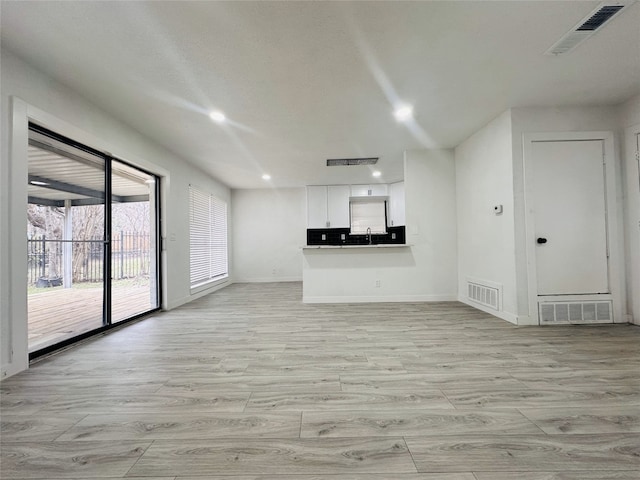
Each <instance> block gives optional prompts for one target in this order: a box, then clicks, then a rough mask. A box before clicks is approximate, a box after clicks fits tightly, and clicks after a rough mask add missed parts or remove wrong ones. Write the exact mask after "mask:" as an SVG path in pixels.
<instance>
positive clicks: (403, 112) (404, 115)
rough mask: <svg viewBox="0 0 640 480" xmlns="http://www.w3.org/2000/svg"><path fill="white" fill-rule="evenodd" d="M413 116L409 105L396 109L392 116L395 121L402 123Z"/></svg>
mask: <svg viewBox="0 0 640 480" xmlns="http://www.w3.org/2000/svg"><path fill="white" fill-rule="evenodd" d="M412 115H413V107H412V106H410V105H406V106H404V107H398V108H396V110H395V111H394V112H393V116H394V117H396V120H397V121H399V122H404V121H406V120H409V119H410V118H411V116H412Z"/></svg>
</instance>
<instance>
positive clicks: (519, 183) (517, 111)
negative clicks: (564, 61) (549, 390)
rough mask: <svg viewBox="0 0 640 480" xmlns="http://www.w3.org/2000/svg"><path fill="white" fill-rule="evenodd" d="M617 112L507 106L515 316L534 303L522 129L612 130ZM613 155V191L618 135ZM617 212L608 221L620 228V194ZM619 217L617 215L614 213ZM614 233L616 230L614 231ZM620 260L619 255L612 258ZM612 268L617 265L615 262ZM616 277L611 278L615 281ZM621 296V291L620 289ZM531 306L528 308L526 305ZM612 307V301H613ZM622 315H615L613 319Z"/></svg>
mask: <svg viewBox="0 0 640 480" xmlns="http://www.w3.org/2000/svg"><path fill="white" fill-rule="evenodd" d="M618 124H619V113H618V111H617V109H616V108H615V107H613V106H612V107H557V108H556V107H553V108H551V107H548V108H544V107H532V108H513V109H511V125H512V133H513V136H512V140H513V145H512V146H513V176H514V219H515V246H516V250H515V252H516V283H517V286H518V292H517V293H518V317H519V318H522V319H525V318H526V317H527V316H528V315H529V316H530V317H532V316H533V314H534V310H535V306H531V305H529V303H530V302H529V298H528V295H529V287H528V278H527V275H528V271H527V248H526V247H527V244H526V241H527V239H526V228H525V220H526V217H525V201H524V199H525V195H524V188H525V180H524V158H523V135H524V134H525V133H534V132H535V133H539V132H614V134H615V133H616V132H617V131H618V128H619V127H618ZM614 138H615V140H616V144H615V145H614V147H615V151H614V155H613V156H614V158H613V161H614V162H615V170H616V179H615V183H616V186H617V192H622V188H621V185H622V175H621V168H620V159H619V155H618V152H617V150H618V145H617V142H618V136H617V135H616V136H615V137H614ZM616 207H617V211H618V214H617V216H616V218H614V219H609V223H610V225H611V224H616V225H617V228H616V231H617V230H618V229H620V232H621V229H622V197H621V195H619V196H618V205H617V206H616ZM618 216H619V217H620V218H619V219H618V218H617V217H618ZM616 233H617V232H616ZM618 241H619V244H617V245H616V246H615V249H616V250H615V252H616V255H617V254H618V253H622V251H623V248H624V247H623V244H622V235H621V233H620V235H619V236H618ZM614 261H615V262H616V263H621V262H622V259H621V258H616V259H613V260H612V262H614ZM616 268H620V267H619V266H617V267H616ZM619 280H620V279H612V282H618V281H619ZM622 295H623V296H624V292H622ZM530 307H531V309H530ZM614 308H615V305H614ZM529 320H530V322H531V323H537V322H536V321H535V318H529ZM620 320H622V319H620V318H619V316H618V318H617V321H620Z"/></svg>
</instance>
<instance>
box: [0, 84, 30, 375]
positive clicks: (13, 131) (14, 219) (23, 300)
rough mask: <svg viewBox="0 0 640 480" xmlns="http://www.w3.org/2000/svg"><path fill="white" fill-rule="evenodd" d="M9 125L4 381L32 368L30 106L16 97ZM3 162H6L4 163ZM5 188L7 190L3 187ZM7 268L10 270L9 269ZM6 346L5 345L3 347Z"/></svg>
mask: <svg viewBox="0 0 640 480" xmlns="http://www.w3.org/2000/svg"><path fill="white" fill-rule="evenodd" d="M9 105H10V106H9V108H10V112H11V113H10V114H11V118H10V124H9V132H8V141H9V149H8V151H9V158H8V159H6V160H7V161H8V163H9V169H8V172H7V173H8V185H6V186H9V185H10V188H8V191H9V198H8V205H6V206H5V208H7V211H6V214H7V220H8V224H9V228H8V230H7V232H4V234H5V235H6V243H7V245H6V246H5V247H3V252H5V254H7V253H8V255H9V258H6V259H3V263H4V262H5V261H6V265H3V272H2V275H3V276H5V275H6V276H7V278H5V279H3V281H2V283H3V289H5V291H6V292H7V303H8V305H7V306H6V307H3V312H2V313H3V314H7V315H8V316H7V317H6V319H3V320H5V321H8V322H9V324H8V325H7V330H8V331H7V332H6V333H7V334H8V338H9V340H8V342H7V343H8V344H7V345H6V347H7V348H8V352H7V353H8V359H7V363H5V364H3V365H2V369H1V375H2V378H6V377H10V376H11V375H14V374H16V373H18V372H21V371H22V370H26V369H27V368H28V367H29V347H28V326H27V270H26V268H25V267H24V265H25V263H24V260H23V259H25V258H27V242H26V241H25V238H26V231H27V214H26V209H27V203H26V198H27V183H28V182H27V176H28V154H27V145H28V142H29V120H28V111H29V105H28V104H27V103H26V102H24V101H23V100H21V99H19V98H17V97H10V98H9ZM3 161H4V159H3ZM3 187H4V186H3ZM6 267H8V268H6ZM3 346H4V345H3Z"/></svg>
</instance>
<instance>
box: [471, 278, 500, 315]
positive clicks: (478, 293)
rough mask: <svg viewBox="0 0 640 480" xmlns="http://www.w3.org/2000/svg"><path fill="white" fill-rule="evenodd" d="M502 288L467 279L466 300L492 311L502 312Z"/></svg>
mask: <svg viewBox="0 0 640 480" xmlns="http://www.w3.org/2000/svg"><path fill="white" fill-rule="evenodd" d="M501 292H502V286H500V285H497V284H493V283H491V284H489V282H483V281H476V280H468V279H467V298H468V299H469V300H471V301H472V302H476V303H479V304H481V305H484V306H485V307H489V308H493V309H494V310H498V311H499V310H502V308H501V303H500V302H501V300H502V298H501V297H502V295H501Z"/></svg>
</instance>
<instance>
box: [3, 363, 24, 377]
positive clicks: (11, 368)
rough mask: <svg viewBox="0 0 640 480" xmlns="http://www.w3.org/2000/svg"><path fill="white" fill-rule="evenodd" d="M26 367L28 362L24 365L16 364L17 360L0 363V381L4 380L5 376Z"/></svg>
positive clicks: (9, 375)
mask: <svg viewBox="0 0 640 480" xmlns="http://www.w3.org/2000/svg"><path fill="white" fill-rule="evenodd" d="M27 368H29V362H27V363H26V364H24V365H22V364H21V365H18V363H17V362H10V363H7V364H5V365H2V368H1V369H0V381H2V380H4V379H5V378H9V377H11V376H13V375H15V374H16V373H20V372H22V371H24V370H26V369H27Z"/></svg>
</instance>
